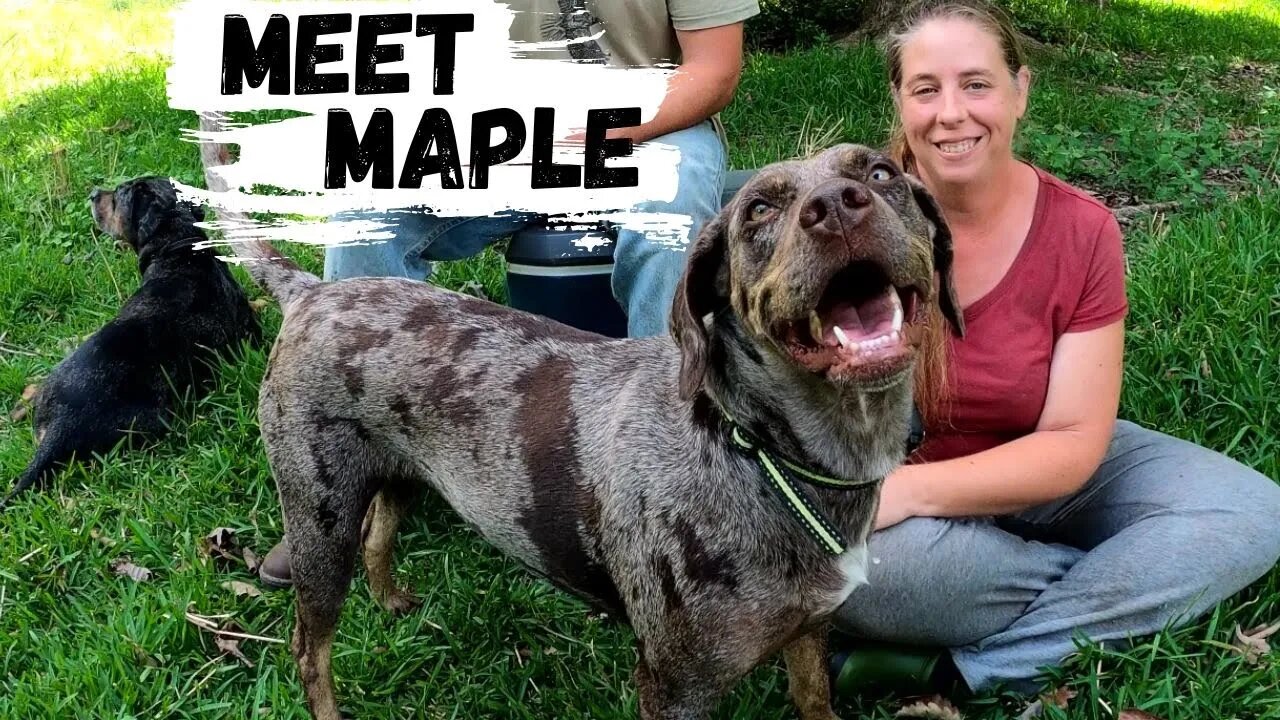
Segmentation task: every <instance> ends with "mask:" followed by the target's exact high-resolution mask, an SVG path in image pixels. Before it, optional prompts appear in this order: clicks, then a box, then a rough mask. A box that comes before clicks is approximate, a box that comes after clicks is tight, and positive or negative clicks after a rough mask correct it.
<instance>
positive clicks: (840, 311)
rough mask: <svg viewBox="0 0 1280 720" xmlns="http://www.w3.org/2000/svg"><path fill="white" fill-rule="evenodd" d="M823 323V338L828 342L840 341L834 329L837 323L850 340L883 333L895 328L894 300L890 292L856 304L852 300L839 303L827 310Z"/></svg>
mask: <svg viewBox="0 0 1280 720" xmlns="http://www.w3.org/2000/svg"><path fill="white" fill-rule="evenodd" d="M822 325H823V332H822V335H823V340H824V341H826V342H827V343H828V344H833V343H836V342H838V340H836V334H835V330H833V328H834V327H835V326H837V325H839V326H840V329H841V330H842V331H843V332H844V334H845V336H846V337H848V338H849V341H850V342H855V343H856V342H859V341H861V340H866V339H869V338H873V337H876V336H877V335H883V334H885V333H888V332H890V331H891V330H893V300H892V298H890V297H889V294H888V293H884V294H883V295H878V296H876V297H874V298H871V299H870V300H864V301H863V302H861V303H859V304H856V305H855V304H854V303H850V302H842V303H838V304H836V305H835V306H834V307H832V308H831V309H830V310H829V311H827V314H826V317H824V318H823V319H822Z"/></svg>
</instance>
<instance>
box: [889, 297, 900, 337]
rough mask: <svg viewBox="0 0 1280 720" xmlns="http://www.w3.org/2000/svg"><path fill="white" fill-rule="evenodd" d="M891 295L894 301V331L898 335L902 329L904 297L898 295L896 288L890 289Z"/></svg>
mask: <svg viewBox="0 0 1280 720" xmlns="http://www.w3.org/2000/svg"><path fill="white" fill-rule="evenodd" d="M889 296H890V298H891V302H892V303H893V332H894V334H895V335H896V334H897V333H898V331H899V330H901V329H902V299H901V298H899V297H898V293H897V291H896V290H892V289H891V290H890V291H889Z"/></svg>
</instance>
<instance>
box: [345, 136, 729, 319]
mask: <svg viewBox="0 0 1280 720" xmlns="http://www.w3.org/2000/svg"><path fill="white" fill-rule="evenodd" d="M655 142H662V143H667V144H670V145H675V146H676V147H678V148H679V149H680V167H679V174H678V177H679V180H678V185H677V188H676V196H675V198H674V199H673V200H672V201H670V202H656V201H655V202H646V203H641V204H639V205H637V206H635V207H634V208H633V210H634V211H637V212H663V213H678V214H681V215H688V216H689V217H690V218H691V219H692V225H691V228H690V231H689V236H688V238H687V240H688V241H689V242H686V243H683V244H670V243H663V242H658V241H654V240H651V239H649V238H647V237H646V236H645V234H644V233H643V232H641V231H637V230H632V229H628V228H627V227H626V226H623V227H620V228H618V244H617V246H616V247H615V249H614V269H613V282H612V284H613V294H614V297H615V298H617V300H618V304H619V305H621V306H622V309H623V310H624V311H625V312H626V315H627V334H628V335H630V336H631V337H646V336H651V335H660V334H663V333H665V332H666V331H667V318H668V316H669V315H670V312H671V302H672V299H673V298H674V296H675V289H676V285H677V283H678V282H679V280H680V276H681V274H682V273H683V272H684V264H685V257H686V254H687V252H688V245H689V243H690V242H692V240H693V238H694V237H696V235H697V233H698V230H700V229H701V228H702V226H703V225H704V224H705V223H706V222H707V221H708V220H710V219H711V218H712V217H714V216H715V214H716V213H717V212H719V210H720V193H721V191H722V190H723V188H724V177H725V169H726V167H727V153H726V151H725V147H724V143H723V142H722V141H721V139H720V136H719V135H718V134H717V133H716V131H715V129H714V127H713V126H712V124H711V122H710V121H706V122H703V123H700V124H698V125H695V126H693V127H691V128H687V129H685V130H679V131H677V132H673V133H670V134H668V135H664V136H662V137H659V138H655ZM347 217H360V218H362V219H376V220H380V221H383V222H388V223H390V224H391V225H392V227H391V232H392V233H393V234H394V237H393V238H392V239H391V240H388V241H384V242H378V243H373V244H367V245H344V246H340V247H331V248H328V250H327V251H326V252H325V259H324V278H325V280H342V279H345V278H352V277H370V276H398V277H407V278H413V279H415V280H425V279H426V278H427V277H428V276H429V275H430V274H431V261H433V260H460V259H462V258H467V257H471V256H472V255H475V254H476V253H479V252H480V251H481V250H483V249H484V248H485V246H487V245H488V244H489V243H492V242H494V241H495V240H498V239H499V238H502V237H504V236H507V235H510V234H512V233H515V232H518V231H520V230H522V229H523V228H525V227H526V226H527V225H529V224H530V223H531V222H533V221H534V220H536V218H537V216H535V215H528V214H523V213H505V214H501V215H493V216H486V217H436V216H433V215H428V214H426V213H423V212H418V211H412V210H404V211H396V212H393V213H391V214H389V215H386V216H377V217H371V216H369V215H365V214H361V215H354V214H349V215H347Z"/></svg>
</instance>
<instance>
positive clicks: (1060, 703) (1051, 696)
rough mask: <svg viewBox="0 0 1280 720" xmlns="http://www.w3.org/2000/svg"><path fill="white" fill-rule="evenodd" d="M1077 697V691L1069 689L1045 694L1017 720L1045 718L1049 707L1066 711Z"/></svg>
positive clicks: (1064, 688) (1058, 689)
mask: <svg viewBox="0 0 1280 720" xmlns="http://www.w3.org/2000/svg"><path fill="white" fill-rule="evenodd" d="M1075 696H1076V691H1075V690H1072V689H1071V688H1067V687H1060V688H1057V689H1055V690H1054V691H1053V692H1048V693H1044V694H1043V695H1041V696H1040V697H1038V698H1036V699H1035V700H1034V701H1033V702H1032V703H1031V704H1030V705H1028V706H1027V707H1026V708H1025V709H1024V710H1023V711H1022V714H1020V715H1018V718H1017V720H1033V719H1034V718H1040V717H1043V716H1044V709H1045V708H1047V707H1056V708H1061V709H1063V710H1065V709H1066V708H1067V705H1068V704H1069V703H1070V702H1071V700H1072V699H1073V698H1075Z"/></svg>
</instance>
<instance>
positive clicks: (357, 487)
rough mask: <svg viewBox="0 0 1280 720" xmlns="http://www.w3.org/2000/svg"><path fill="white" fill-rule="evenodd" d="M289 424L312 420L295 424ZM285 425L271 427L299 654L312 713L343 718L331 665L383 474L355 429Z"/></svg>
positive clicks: (330, 719) (328, 719)
mask: <svg viewBox="0 0 1280 720" xmlns="http://www.w3.org/2000/svg"><path fill="white" fill-rule="evenodd" d="M284 428H306V426H305V425H302V424H296V423H287V424H285V425H284ZM284 428H279V427H278V426H276V425H275V424H274V423H272V424H271V425H270V426H264V428H263V432H264V438H265V439H267V440H268V443H267V446H268V450H269V455H270V459H271V467H272V472H273V473H274V475H275V478H276V485H277V487H278V488H279V491H280V503H281V507H282V508H283V510H284V516H285V532H286V533H287V534H288V536H289V547H290V565H291V567H292V573H291V574H292V577H293V585H294V590H295V593H296V601H297V618H296V621H295V627H294V633H293V656H294V659H295V660H296V661H297V663H298V673H299V676H300V677H301V680H302V684H303V688H304V690H305V692H306V696H307V704H308V705H309V706H310V707H311V713H312V715H313V716H314V717H315V718H317V719H318V720H338V718H340V717H341V716H340V715H339V714H338V704H337V699H336V696H335V692H334V686H333V673H332V670H331V667H330V658H331V651H332V645H333V638H334V634H335V632H336V629H337V623H338V617H339V615H340V614H341V612H342V605H343V603H344V602H345V601H346V598H347V592H348V590H349V589H350V586H351V577H352V574H353V572H354V570H355V560H356V552H357V550H358V549H359V546H360V524H361V521H362V520H363V519H364V515H365V511H366V510H367V509H368V507H369V502H370V500H371V499H372V497H373V495H374V493H375V492H376V491H377V489H378V488H377V487H376V482H377V477H378V476H377V475H375V474H373V470H374V469H375V468H374V463H372V462H370V458H371V456H372V453H370V452H369V451H368V449H367V448H366V447H365V445H364V443H362V442H360V441H359V440H357V439H356V438H355V437H354V434H353V433H351V432H345V431H342V430H341V429H338V430H334V431H327V432H322V431H317V432H316V433H315V434H313V435H306V434H304V433H302V432H294V433H286V432H278V431H279V430H282V429H284ZM308 429H309V428H308ZM273 435H274V437H272V436H273Z"/></svg>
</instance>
